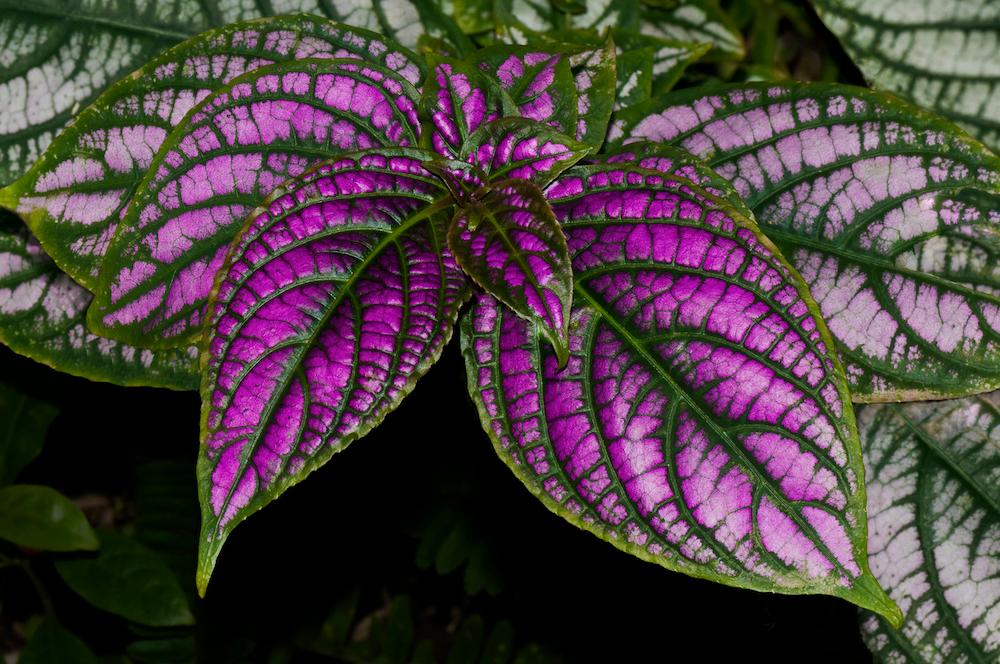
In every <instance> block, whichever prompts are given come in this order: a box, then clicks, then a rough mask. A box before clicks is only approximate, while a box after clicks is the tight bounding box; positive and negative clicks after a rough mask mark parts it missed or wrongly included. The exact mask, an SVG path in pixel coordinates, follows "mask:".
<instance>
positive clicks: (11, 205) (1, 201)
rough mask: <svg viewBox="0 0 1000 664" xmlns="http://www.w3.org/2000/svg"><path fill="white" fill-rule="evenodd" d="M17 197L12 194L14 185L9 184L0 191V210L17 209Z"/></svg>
mask: <svg viewBox="0 0 1000 664" xmlns="http://www.w3.org/2000/svg"><path fill="white" fill-rule="evenodd" d="M18 200H19V197H18V195H17V194H15V193H14V185H13V184H10V185H7V186H6V187H4V188H3V189H0V208H7V209H8V210H14V209H16V208H17V202H18Z"/></svg>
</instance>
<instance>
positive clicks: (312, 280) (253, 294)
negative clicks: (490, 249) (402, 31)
mask: <svg viewBox="0 0 1000 664" xmlns="http://www.w3.org/2000/svg"><path fill="white" fill-rule="evenodd" d="M433 156H434V155H433V153H430V152H426V151H423V150H414V149H410V150H407V149H403V148H397V149H380V150H370V151H366V152H360V153H354V154H350V155H343V156H341V157H337V158H334V159H332V160H330V161H328V162H324V163H323V164H321V165H319V166H318V167H315V168H313V169H311V170H310V171H307V172H306V173H304V174H302V175H300V176H299V177H297V178H296V179H295V180H293V181H291V182H290V183H289V184H288V185H286V186H285V187H283V188H281V189H279V190H278V191H276V192H275V193H274V194H273V195H272V196H271V197H270V198H269V199H268V200H267V201H266V202H265V203H264V205H263V207H262V208H261V209H260V210H259V211H258V213H257V214H256V215H255V216H254V217H253V218H252V219H251V221H250V222H249V225H248V226H247V227H246V228H245V229H244V230H243V231H242V232H241V233H240V235H239V236H238V237H237V239H236V241H235V243H234V244H233V246H232V248H231V250H230V254H229V257H228V259H227V261H226V264H225V267H224V268H223V270H222V272H221V278H220V281H219V283H218V285H217V287H216V290H215V293H214V295H213V300H212V304H211V307H210V314H211V316H210V318H209V331H208V334H207V345H206V349H205V351H204V355H203V363H204V366H205V373H204V380H203V383H202V399H203V401H202V404H203V405H202V449H201V454H200V457H199V462H198V476H199V483H200V494H201V502H202V513H203V521H202V535H201V543H200V563H199V572H198V584H199V588H200V589H201V591H202V592H204V589H205V586H206V584H207V583H208V579H209V576H210V575H211V572H212V569H213V567H214V565H215V560H216V558H217V556H218V554H219V551H220V549H221V547H222V545H223V543H224V541H225V539H226V537H227V536H228V535H229V533H230V532H231V531H232V529H233V528H234V527H235V526H236V525H237V524H239V523H240V522H241V521H243V520H244V519H245V518H246V517H247V516H249V515H250V514H251V513H253V512H254V511H256V510H258V509H260V508H261V507H263V506H264V505H266V504H267V503H268V502H270V501H271V500H273V499H274V498H275V497H277V496H278V495H280V494H281V493H282V492H283V491H284V490H285V489H287V488H288V487H289V486H292V485H294V484H296V483H297V482H299V481H300V480H302V479H303V478H304V477H305V476H306V475H307V474H309V473H310V472H312V471H313V470H315V469H316V468H317V467H319V466H320V465H322V464H323V463H325V462H326V461H327V460H328V459H329V458H330V457H331V456H332V455H333V454H334V453H335V452H339V451H340V450H342V449H344V448H345V447H346V446H347V445H348V444H350V443H351V442H352V441H354V440H356V439H358V438H360V437H362V436H363V435H365V434H366V433H367V432H368V431H369V430H371V429H372V428H373V427H375V426H376V425H377V424H378V423H379V422H380V421H381V420H382V418H383V417H384V416H385V415H386V414H387V413H388V412H389V411H391V410H392V409H393V408H395V407H396V405H397V404H398V403H399V402H400V401H401V400H402V399H403V398H404V397H405V396H406V395H407V394H408V393H409V392H410V391H411V390H412V389H413V386H414V383H415V382H416V380H417V379H418V378H419V377H420V376H422V375H423V374H424V373H425V372H426V371H427V369H428V368H429V367H430V366H431V365H432V364H433V363H434V362H435V361H436V360H437V358H438V357H439V356H440V354H441V350H442V348H443V346H444V344H445V343H446V342H447V341H448V339H449V337H450V336H451V332H452V328H453V326H454V323H455V320H456V317H457V315H458V309H459V307H460V306H461V304H462V303H463V302H464V300H465V299H466V297H467V295H468V292H469V290H468V284H467V280H466V279H465V276H464V275H463V274H462V272H461V270H460V269H459V268H458V266H457V265H456V264H455V262H454V259H453V258H452V257H451V254H450V253H449V252H448V250H447V247H446V242H447V240H446V233H447V224H448V221H449V217H450V215H447V214H444V212H445V211H447V210H448V209H450V208H451V206H452V201H451V198H450V196H449V195H448V194H447V192H446V190H445V189H444V188H443V187H442V186H441V184H440V182H439V181H438V179H437V178H436V177H435V176H433V175H432V174H431V173H429V172H428V171H427V170H425V169H424V168H423V167H422V162H425V161H428V160H429V159H431V158H433Z"/></svg>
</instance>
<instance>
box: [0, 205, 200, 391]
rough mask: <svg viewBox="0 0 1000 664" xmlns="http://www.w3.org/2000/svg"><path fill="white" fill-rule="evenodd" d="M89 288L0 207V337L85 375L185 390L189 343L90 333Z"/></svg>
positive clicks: (193, 354) (191, 370)
mask: <svg viewBox="0 0 1000 664" xmlns="http://www.w3.org/2000/svg"><path fill="white" fill-rule="evenodd" d="M92 298H93V296H92V295H91V294H90V293H88V292H87V291H86V290H84V289H83V287H82V286H80V285H78V284H77V283H76V282H74V281H73V280H72V279H70V278H69V277H68V276H66V275H65V274H63V273H62V272H60V271H59V269H58V268H57V267H56V266H55V265H54V264H53V263H52V260H51V259H50V258H49V257H48V256H46V255H45V253H44V252H43V251H42V248H41V247H40V246H39V245H38V242H37V241H36V240H35V239H34V238H33V237H31V235H30V233H28V229H27V228H24V227H23V225H21V223H20V221H19V220H17V219H15V218H13V216H12V215H11V216H10V217H7V216H6V213H4V212H2V211H0V343H3V344H4V345H6V346H8V347H10V349H11V350H13V351H14V352H16V353H20V354H21V355H25V356H27V357H30V358H32V359H33V360H37V361H38V362H41V363H42V364H47V365H49V366H51V367H55V368H57V369H58V370H59V371H63V372H66V373H70V374H73V375H75V376H83V377H84V378H89V379H91V380H99V381H106V382H111V383H117V384H119V385H150V386H154V387H169V388H171V389H176V390H193V389H195V388H196V387H197V385H198V378H197V376H198V373H197V349H195V348H190V349H187V350H157V351H153V350H147V349H143V348H134V347H132V346H127V345H125V344H122V343H119V342H117V341H112V340H111V339H105V338H103V337H98V336H96V335H94V334H92V333H91V332H90V331H89V330H88V329H87V326H86V314H87V307H88V306H89V305H90V301H91V299H92Z"/></svg>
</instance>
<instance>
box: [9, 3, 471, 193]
mask: <svg viewBox="0 0 1000 664" xmlns="http://www.w3.org/2000/svg"><path fill="white" fill-rule="evenodd" d="M298 12H305V13H309V14H315V15H319V16H321V17H323V18H327V19H333V20H335V21H341V22H343V23H345V24H349V25H352V26H357V27H359V28H364V29H368V30H372V31H375V32H378V33H380V34H383V35H385V36H387V37H388V38H390V39H393V40H395V41H397V42H399V43H401V44H403V45H404V46H406V47H409V48H413V47H414V46H416V43H417V39H418V38H419V37H420V36H421V35H422V34H424V33H427V34H430V35H432V36H434V37H436V38H440V39H447V40H449V41H451V42H453V43H455V44H457V48H458V50H459V51H460V52H465V51H467V50H469V49H470V44H469V42H468V40H467V38H466V37H465V35H464V34H462V31H461V30H460V29H459V28H458V27H457V26H455V24H454V22H453V21H452V20H451V19H449V18H448V17H447V16H445V15H444V14H443V13H442V12H440V11H439V10H438V9H437V7H436V6H435V5H434V3H433V2H431V0H373V1H371V2H363V3H362V2H357V0H281V2H268V1H267V0H242V1H241V2H230V1H228V0H155V1H154V0H37V1H36V2H31V3H24V2H16V1H15V0H0V17H2V19H3V20H2V21H0V51H2V52H3V53H4V56H3V58H0V108H3V109H4V113H3V116H2V117H0V185H3V184H7V183H8V182H11V181H13V180H14V179H16V178H18V177H20V176H21V175H22V174H23V173H24V172H25V170H26V169H27V168H28V167H29V166H30V165H31V164H32V163H33V162H34V161H35V160H36V159H37V158H38V157H39V155H41V153H42V151H43V150H44V149H45V148H46V147H47V146H48V144H49V143H50V142H51V141H52V139H53V138H54V137H55V136H56V134H57V133H58V132H59V130H60V129H62V128H63V126H65V125H66V124H67V123H68V122H69V120H70V118H72V117H73V115H74V114H75V113H76V112H77V111H78V110H79V109H80V108H82V107H83V106H86V105H87V104H88V103H90V102H91V101H92V100H93V99H94V98H95V97H96V96H97V94H98V93H100V92H101V90H102V89H104V88H105V87H107V86H108V85H110V84H112V83H114V82H115V81H116V80H118V79H119V78H121V77H123V76H125V75H126V74H128V73H129V72H131V71H133V70H135V69H137V68H138V67H140V66H141V65H142V64H143V63H145V62H146V61H148V60H149V59H150V58H151V57H153V56H154V55H156V54H157V53H159V52H161V51H162V50H164V49H166V48H168V47H170V46H173V45H174V44H176V43H178V42H180V41H183V40H184V39H187V38H188V37H191V36H193V35H195V34H197V33H199V32H202V31H205V30H208V29H210V28H213V27H218V26H223V25H227V24H229V23H234V22H236V21H244V20H247V19H255V18H260V17H263V16H268V15H271V14H279V13H280V14H295V13H298Z"/></svg>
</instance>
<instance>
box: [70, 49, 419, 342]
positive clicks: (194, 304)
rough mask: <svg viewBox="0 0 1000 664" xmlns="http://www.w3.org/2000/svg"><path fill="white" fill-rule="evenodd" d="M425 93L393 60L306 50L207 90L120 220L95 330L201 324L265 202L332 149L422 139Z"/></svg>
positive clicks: (184, 337)
mask: <svg viewBox="0 0 1000 664" xmlns="http://www.w3.org/2000/svg"><path fill="white" fill-rule="evenodd" d="M416 107H417V93H416V90H415V89H414V88H413V86H412V85H410V83H409V82H408V81H407V80H406V79H405V78H402V77H401V76H399V75H397V74H396V73H394V72H392V71H391V70H389V69H386V68H384V67H380V66H378V65H373V64H364V63H361V62H358V61H357V60H301V61H296V62H289V63H281V64H278V65H271V66H269V67H262V68H259V69H256V70H254V71H252V72H250V73H248V74H246V75H244V76H242V77H240V78H238V79H236V80H235V81H233V82H232V83H231V84H230V85H228V86H226V87H224V88H222V89H220V90H218V91H216V92H214V93H213V94H212V95H211V96H209V97H207V98H206V99H205V100H204V101H203V102H202V103H201V104H200V105H199V106H198V107H197V109H196V110H195V111H194V112H193V113H192V114H191V115H190V117H189V118H188V120H187V121H186V122H185V123H184V124H183V125H182V126H180V127H178V128H177V129H176V130H175V131H174V132H173V133H172V134H171V136H170V137H169V138H168V139H167V141H166V142H165V143H164V145H163V147H162V148H161V150H160V152H159V153H158V154H157V157H156V159H155V160H154V161H153V164H152V166H151V167H150V172H149V175H148V176H147V177H146V179H145V180H144V181H143V184H142V185H141V187H140V191H139V194H138V195H137V196H136V197H135V199H134V200H133V201H132V203H131V204H130V206H129V209H128V213H127V214H126V216H125V219H124V221H123V222H122V224H121V225H120V226H119V228H118V232H117V233H116V235H115V238H114V240H113V241H112V243H111V246H110V248H109V250H108V255H107V257H106V260H105V262H104V265H103V267H102V272H101V278H102V288H101V289H100V290H99V292H98V293H97V297H96V298H95V300H94V305H92V306H91V309H90V312H89V319H88V320H89V323H90V325H91V327H92V329H94V330H96V331H101V332H102V333H104V334H106V335H108V336H111V337H113V338H119V339H122V340H124V341H129V342H132V343H138V344H142V345H149V346H153V347H160V346H175V345H179V344H183V343H185V342H187V341H188V340H190V339H192V338H194V336H195V335H197V334H198V333H199V331H200V325H201V324H202V321H203V316H204V307H205V302H206V300H207V298H208V294H209V291H210V290H211V288H212V283H213V279H214V277H215V274H216V273H217V272H218V270H219V268H220V266H221V265H222V261H223V259H224V258H225V254H226V250H227V248H228V246H229V244H230V242H231V240H232V238H233V236H234V235H235V234H236V232H237V231H238V230H239V228H240V227H241V226H242V224H243V222H244V220H245V219H246V217H247V215H248V214H249V213H250V211H251V210H252V209H253V208H254V206H255V205H257V203H258V202H259V201H260V200H262V199H263V198H264V197H265V196H266V195H267V194H269V193H270V192H271V191H273V190H274V189H275V188H276V187H277V186H278V185H279V184H281V183H282V182H283V181H285V180H287V179H288V178H290V177H294V176H297V175H299V174H301V173H302V172H303V171H304V170H305V169H306V168H308V167H309V166H310V165H312V164H315V163H317V162H318V161H320V160H322V159H323V158H324V157H327V156H330V155H333V154H337V153H340V152H344V151H349V150H358V149H364V148H370V147H376V146H397V145H398V146H408V145H411V146H412V145H416V144H417V141H418V140H419V131H420V128H419V125H418V123H417V116H416Z"/></svg>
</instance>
